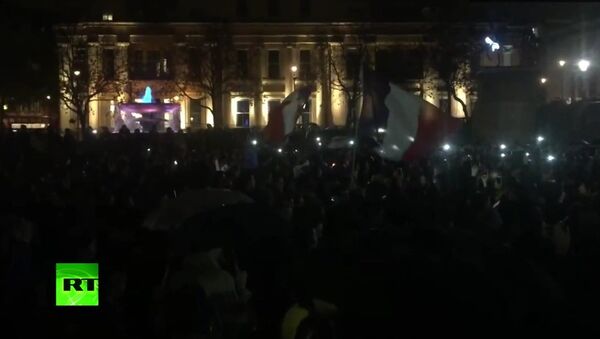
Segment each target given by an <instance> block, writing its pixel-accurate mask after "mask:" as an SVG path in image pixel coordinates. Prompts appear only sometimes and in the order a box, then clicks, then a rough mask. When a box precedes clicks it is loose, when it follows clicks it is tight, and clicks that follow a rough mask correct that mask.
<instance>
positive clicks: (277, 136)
mask: <svg viewBox="0 0 600 339" xmlns="http://www.w3.org/2000/svg"><path fill="white" fill-rule="evenodd" d="M312 91H313V89H312V87H310V86H306V87H302V88H299V89H297V90H295V91H293V92H292V93H290V95H288V96H287V97H286V98H285V99H284V100H283V101H282V102H281V103H280V104H279V105H277V106H275V107H274V108H273V109H271V110H269V122H268V123H267V126H266V127H265V128H264V130H263V134H264V137H265V140H266V141H267V142H271V143H281V142H283V141H284V140H285V137H286V136H288V135H289V134H290V133H292V131H293V130H294V127H295V125H296V120H298V116H299V115H300V112H301V111H300V110H301V109H302V107H303V106H304V105H305V104H306V103H307V102H308V97H309V96H310V94H311V93H312Z"/></svg>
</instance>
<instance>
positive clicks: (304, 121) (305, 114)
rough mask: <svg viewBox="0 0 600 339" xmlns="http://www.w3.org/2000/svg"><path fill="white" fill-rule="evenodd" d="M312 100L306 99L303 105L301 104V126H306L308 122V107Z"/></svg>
mask: <svg viewBox="0 0 600 339" xmlns="http://www.w3.org/2000/svg"><path fill="white" fill-rule="evenodd" d="M311 104H312V100H310V99H309V100H308V101H307V102H306V104H305V105H304V106H302V116H301V119H302V120H301V122H302V126H307V125H308V124H309V123H310V108H311Z"/></svg>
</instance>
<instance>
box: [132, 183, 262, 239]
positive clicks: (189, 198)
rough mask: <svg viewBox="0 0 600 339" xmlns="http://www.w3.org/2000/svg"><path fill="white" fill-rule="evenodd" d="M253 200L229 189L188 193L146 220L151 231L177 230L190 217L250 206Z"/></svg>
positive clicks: (164, 203) (162, 207) (159, 209)
mask: <svg viewBox="0 0 600 339" xmlns="http://www.w3.org/2000/svg"><path fill="white" fill-rule="evenodd" d="M251 202H252V199H250V198H249V197H248V196H246V195H245V194H243V193H240V192H237V191H231V190H227V189H203V190H193V191H186V192H183V193H182V194H181V195H179V196H178V197H177V198H175V199H172V200H166V201H163V203H162V204H161V206H160V207H159V208H158V209H157V210H156V211H154V212H152V213H150V215H149V216H148V217H147V218H146V220H144V223H143V226H144V227H145V228H148V229H150V230H170V229H176V228H178V227H180V226H181V225H182V223H183V222H184V221H185V220H187V219H189V218H190V217H192V216H194V215H197V214H199V213H202V212H205V211H208V210H211V209H215V208H220V207H224V206H228V205H234V204H248V203H251Z"/></svg>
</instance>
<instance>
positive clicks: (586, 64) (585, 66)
mask: <svg viewBox="0 0 600 339" xmlns="http://www.w3.org/2000/svg"><path fill="white" fill-rule="evenodd" d="M577 67H579V70H580V71H582V72H585V71H587V69H588V68H589V67H590V61H589V60H586V59H581V60H579V62H577Z"/></svg>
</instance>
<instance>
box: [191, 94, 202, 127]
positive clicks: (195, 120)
mask: <svg viewBox="0 0 600 339" xmlns="http://www.w3.org/2000/svg"><path fill="white" fill-rule="evenodd" d="M201 114H202V100H201V99H191V100H190V127H192V128H200V127H201V126H202V119H201Z"/></svg>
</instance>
